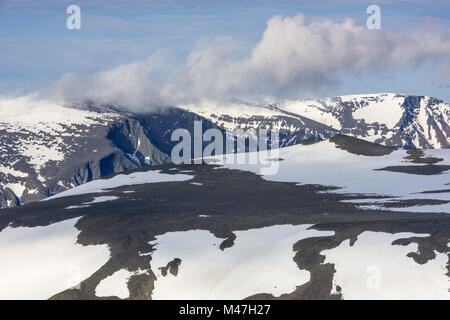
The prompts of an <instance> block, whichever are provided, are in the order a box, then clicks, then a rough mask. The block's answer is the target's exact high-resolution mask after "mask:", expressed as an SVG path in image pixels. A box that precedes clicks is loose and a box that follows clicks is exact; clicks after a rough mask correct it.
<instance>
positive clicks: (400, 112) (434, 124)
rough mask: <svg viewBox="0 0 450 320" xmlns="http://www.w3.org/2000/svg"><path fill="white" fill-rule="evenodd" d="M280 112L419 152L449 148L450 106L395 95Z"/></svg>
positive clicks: (307, 103)
mask: <svg viewBox="0 0 450 320" xmlns="http://www.w3.org/2000/svg"><path fill="white" fill-rule="evenodd" d="M279 108H280V109H282V110H285V111H289V112H292V113H295V114H298V115H301V116H304V117H307V118H310V119H312V120H315V121H317V122H320V123H323V124H326V125H329V126H331V127H332V128H334V129H336V130H339V132H340V133H343V134H346V135H350V136H354V137H357V138H361V139H364V140H368V141H371V142H375V143H379V144H383V145H386V146H397V147H404V148H417V149H443V148H450V104H449V103H446V102H443V101H441V100H438V99H435V98H432V97H425V96H412V95H400V94H393V93H384V94H370V95H350V96H342V97H336V98H332V99H323V100H302V101H284V102H283V103H282V104H280V106H279Z"/></svg>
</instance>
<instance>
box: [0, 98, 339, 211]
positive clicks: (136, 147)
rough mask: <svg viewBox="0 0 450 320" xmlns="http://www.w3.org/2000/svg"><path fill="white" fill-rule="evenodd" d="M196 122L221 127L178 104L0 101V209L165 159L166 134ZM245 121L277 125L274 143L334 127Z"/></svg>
mask: <svg viewBox="0 0 450 320" xmlns="http://www.w3.org/2000/svg"><path fill="white" fill-rule="evenodd" d="M195 121H202V130H203V131H206V130H207V129H210V128H216V129H219V130H221V131H222V132H224V131H225V128H223V127H220V126H218V125H217V124H216V123H213V122H211V121H210V120H208V119H206V118H204V117H203V116H202V115H201V114H197V113H194V112H191V111H189V110H185V109H181V108H165V109H164V110H160V111H157V112H152V113H146V114H133V113H129V112H124V111H121V110H118V109H117V108H114V107H113V106H95V105H93V104H92V103H88V102H86V103H83V104H80V105H69V106H65V105H62V104H56V103H52V102H48V101H35V100H33V99H30V98H28V97H21V98H15V99H5V100H2V101H0V135H1V136H0V151H1V153H0V208H5V207H13V206H17V205H20V204H22V203H26V202H30V201H36V200H40V199H43V198H45V197H48V196H51V195H53V194H56V193H59V192H61V191H64V190H67V189H70V188H73V187H75V186H78V185H80V184H83V183H85V182H88V181H92V180H95V179H98V178H100V177H104V176H106V175H109V174H113V173H117V172H122V171H125V170H130V169H134V168H139V167H142V166H148V165H155V164H162V163H165V162H168V161H170V154H171V150H172V148H173V147H174V145H175V144H177V143H178V141H171V135H172V132H173V131H174V130H175V129H178V128H184V129H186V130H188V131H189V133H190V134H191V135H193V132H194V122H195ZM244 121H245V122H246V123H247V125H246V128H249V127H254V128H257V129H258V128H272V127H273V126H274V125H277V128H278V129H280V137H281V139H282V142H281V146H287V145H292V144H295V143H300V142H303V141H310V140H314V141H315V140H321V139H324V138H328V137H330V136H332V135H333V134H335V133H336V131H334V130H332V129H329V128H328V127H327V126H324V125H321V124H320V123H316V122H315V121H312V120H309V119H301V117H285V116H280V117H278V116H273V115H271V114H270V112H269V111H268V114H266V115H264V116H262V115H257V116H254V117H253V116H250V117H249V118H246V119H244ZM289 123H290V124H289ZM282 124H285V125H284V127H281V125H282ZM288 124H289V125H288ZM224 136H225V135H224ZM204 145H206V142H205V143H204Z"/></svg>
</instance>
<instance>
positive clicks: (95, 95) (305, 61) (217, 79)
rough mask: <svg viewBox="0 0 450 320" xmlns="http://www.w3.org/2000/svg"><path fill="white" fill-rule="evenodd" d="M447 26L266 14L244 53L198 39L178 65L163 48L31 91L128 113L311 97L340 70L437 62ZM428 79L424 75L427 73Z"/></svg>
mask: <svg viewBox="0 0 450 320" xmlns="http://www.w3.org/2000/svg"><path fill="white" fill-rule="evenodd" d="M449 55H450V30H447V29H444V28H440V27H438V26H435V25H433V24H426V25H422V26H421V27H420V28H417V29H415V30H411V31H408V32H397V33H394V32H391V31H387V30H383V29H382V30H368V29H367V28H366V26H361V25H357V24H356V23H355V22H354V21H352V20H350V19H347V20H345V21H343V22H339V23H338V22H334V21H332V20H327V19H321V20H309V19H307V18H306V17H305V16H303V15H302V14H298V15H296V16H294V17H283V16H274V17H273V18H271V19H270V20H269V21H268V22H267V27H266V30H265V31H264V33H263V36H262V38H261V39H260V41H259V42H258V43H257V44H256V45H255V47H254V48H253V49H252V50H251V52H250V54H248V55H243V54H242V50H241V48H240V46H239V44H238V43H236V42H235V41H234V40H233V39H232V38H227V37H225V38H219V39H215V40H211V41H202V42H200V43H199V44H198V45H197V47H196V48H195V49H194V50H193V51H192V52H191V53H190V54H189V55H188V56H187V57H186V59H185V60H184V62H183V63H182V64H181V65H177V66H172V65H171V61H170V59H169V58H167V57H166V56H167V54H166V53H164V52H157V53H155V54H153V55H151V56H150V57H149V58H148V59H146V60H144V61H136V62H133V63H130V64H126V65H122V66H119V67H117V68H115V69H111V70H106V71H102V72H99V73H96V74H93V75H90V76H79V75H76V74H67V75H65V76H63V77H62V78H61V79H60V80H59V81H57V82H55V83H53V84H52V85H51V86H49V87H48V88H46V89H44V90H41V91H39V92H38V93H36V95H37V96H39V97H41V98H50V99H53V100H69V101H71V100H84V99H88V100H92V101H94V102H96V103H111V104H115V105H119V106H122V107H125V108H128V109H130V110H132V111H146V110H149V108H154V107H157V106H167V105H180V104H187V103H195V102H198V101H200V100H202V99H213V100H219V101H222V100H229V99H232V98H238V99H239V98H245V99H258V98H261V97H264V96H277V97H298V96H300V95H314V94H317V93H320V92H321V91H323V90H326V89H327V88H329V87H330V86H334V85H338V84H339V82H340V81H341V76H342V75H343V74H347V75H348V74H350V75H360V74H368V73H374V74H377V73H386V72H391V71H392V70H395V69H398V68H416V67H418V66H420V65H422V64H424V63H427V62H433V63H435V62H439V61H445V60H446V59H447V57H448V56H449ZM430 76H431V75H430Z"/></svg>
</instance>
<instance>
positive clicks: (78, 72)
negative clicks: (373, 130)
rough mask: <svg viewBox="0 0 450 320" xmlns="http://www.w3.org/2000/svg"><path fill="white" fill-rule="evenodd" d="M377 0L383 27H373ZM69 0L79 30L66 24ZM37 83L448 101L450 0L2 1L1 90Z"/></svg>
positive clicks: (157, 99)
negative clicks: (398, 95)
mask: <svg viewBox="0 0 450 320" xmlns="http://www.w3.org/2000/svg"><path fill="white" fill-rule="evenodd" d="M373 4H375V5H378V6H379V7H380V9H381V29H380V30H366V29H367V27H366V20H367V18H368V17H369V16H370V14H367V12H366V9H367V7H368V6H369V5H373ZM69 5H78V6H79V7H80V9H81V29H80V30H69V29H67V27H66V20H67V18H68V17H69V14H67V13H66V8H67V7H68V6H69ZM346 19H351V20H352V22H348V20H346ZM346 21H347V22H346ZM31 92H39V93H40V95H41V96H52V97H57V98H58V99H64V98H66V97H67V98H69V99H77V98H80V99H84V98H85V99H93V100H95V99H98V100H99V101H100V102H106V103H108V102H111V103H121V104H124V105H138V106H142V105H147V104H148V105H156V104H179V103H190V102H196V101H198V100H199V99H202V98H205V97H206V98H211V99H227V98H234V97H239V98H242V99H245V97H251V98H256V97H257V96H264V97H266V96H280V97H289V98H319V97H331V96H338V95H346V94H358V93H376V92H398V93H408V94H418V95H429V96H434V97H437V98H440V99H444V100H447V101H450V1H446V0H445V1H443V0H435V1H426V0H409V1H403V0H398V1H394V0H385V1H363V0H342V1H333V0H332V1H321V0H315V1H313V0H307V1H289V0H285V1H276V0H272V1H266V0H259V1H256V0H251V1H237V0H222V1H217V0H205V1H200V0H166V1H139V0H129V1H122V0H89V1H87V0H79V1H76V0H70V1H66V0H41V1H34V0H0V95H2V96H4V95H24V94H29V93H31ZM130 96H133V97H130ZM148 96H151V98H149V97H148Z"/></svg>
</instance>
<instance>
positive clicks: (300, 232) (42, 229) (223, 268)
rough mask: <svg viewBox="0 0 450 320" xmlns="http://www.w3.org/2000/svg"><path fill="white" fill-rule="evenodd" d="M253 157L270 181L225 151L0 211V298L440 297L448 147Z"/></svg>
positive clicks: (309, 148)
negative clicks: (197, 161)
mask: <svg viewBox="0 0 450 320" xmlns="http://www.w3.org/2000/svg"><path fill="white" fill-rule="evenodd" d="M266 152H267V151H260V152H258V154H259V155H260V157H258V158H264V159H265V160H268V159H267V158H268V157H270V159H271V160H272V161H271V162H270V163H271V165H272V166H276V167H278V170H277V171H276V172H272V173H271V174H270V175H269V174H264V173H263V171H262V168H261V166H260V165H258V164H256V165H252V164H246V163H239V162H238V161H232V162H228V161H227V158H229V157H232V158H234V157H236V158H239V157H241V156H242V154H228V155H226V156H223V155H222V156H215V157H214V158H213V159H207V160H205V161H206V163H203V164H191V165H189V164H184V165H180V166H177V165H174V164H171V163H166V164H162V165H155V166H152V167H147V168H139V169H134V170H131V171H128V172H124V173H120V174H113V175H110V176H108V177H104V178H102V179H99V180H96V181H91V182H88V183H86V184H83V185H80V186H77V187H75V188H72V189H70V190H67V191H64V192H61V193H59V194H57V195H54V196H52V197H50V198H49V199H46V200H45V201H39V202H34V203H28V204H25V205H23V206H19V207H16V208H8V209H4V210H2V214H0V255H1V256H2V260H1V263H0V299H14V298H15V299H48V298H51V299H245V298H249V299H443V300H448V299H450V292H449V291H448V285H449V282H448V280H449V276H450V265H449V256H450V251H449V246H448V240H449V238H450V215H449V214H448V213H449V212H450V198H449V195H450V193H449V187H448V183H449V180H448V171H449V170H450V150H426V151H418V150H404V149H397V148H392V147H386V146H380V145H376V144H373V143H370V142H366V141H362V140H359V139H356V138H352V137H347V136H343V135H336V136H334V137H333V138H331V139H328V140H326V141H320V142H316V143H308V144H301V145H294V146H290V147H286V148H282V149H279V157H278V158H277V159H273V158H271V155H270V152H269V153H266ZM208 163H211V165H210V164H208ZM264 163H266V162H264ZM30 259H32V261H33V263H32V264H30V263H28V262H29V261H30Z"/></svg>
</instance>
